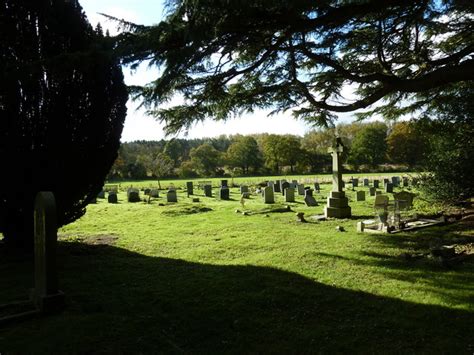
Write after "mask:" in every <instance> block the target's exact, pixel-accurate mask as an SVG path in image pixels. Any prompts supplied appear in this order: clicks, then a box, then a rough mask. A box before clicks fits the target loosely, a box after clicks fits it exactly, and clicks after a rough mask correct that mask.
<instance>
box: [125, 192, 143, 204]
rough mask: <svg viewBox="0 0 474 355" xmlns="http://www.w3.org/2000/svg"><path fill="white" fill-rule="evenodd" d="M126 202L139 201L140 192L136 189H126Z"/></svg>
mask: <svg viewBox="0 0 474 355" xmlns="http://www.w3.org/2000/svg"><path fill="white" fill-rule="evenodd" d="M127 201H128V202H140V192H139V191H138V190H129V191H127Z"/></svg>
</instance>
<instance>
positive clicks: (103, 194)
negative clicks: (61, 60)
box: [97, 190, 105, 198]
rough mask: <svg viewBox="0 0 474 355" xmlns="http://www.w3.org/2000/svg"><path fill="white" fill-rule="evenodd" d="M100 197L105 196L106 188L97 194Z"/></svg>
mask: <svg viewBox="0 0 474 355" xmlns="http://www.w3.org/2000/svg"><path fill="white" fill-rule="evenodd" d="M97 197H98V198H105V191H104V190H101V191H100V192H99V193H98V195H97Z"/></svg>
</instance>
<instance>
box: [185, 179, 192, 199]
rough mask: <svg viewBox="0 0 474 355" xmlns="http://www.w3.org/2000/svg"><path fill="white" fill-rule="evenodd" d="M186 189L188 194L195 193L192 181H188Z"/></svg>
mask: <svg viewBox="0 0 474 355" xmlns="http://www.w3.org/2000/svg"><path fill="white" fill-rule="evenodd" d="M186 190H187V192H188V196H190V195H194V185H193V182H192V181H188V182H186Z"/></svg>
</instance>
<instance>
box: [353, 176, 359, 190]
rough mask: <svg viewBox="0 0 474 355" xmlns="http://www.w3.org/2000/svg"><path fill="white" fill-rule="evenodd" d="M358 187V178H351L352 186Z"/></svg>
mask: <svg viewBox="0 0 474 355" xmlns="http://www.w3.org/2000/svg"><path fill="white" fill-rule="evenodd" d="M354 187H359V179H356V178H352V188H354Z"/></svg>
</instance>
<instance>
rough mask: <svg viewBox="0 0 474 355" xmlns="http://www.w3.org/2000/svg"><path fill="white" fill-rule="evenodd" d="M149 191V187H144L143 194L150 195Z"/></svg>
mask: <svg viewBox="0 0 474 355" xmlns="http://www.w3.org/2000/svg"><path fill="white" fill-rule="evenodd" d="M150 191H151V189H149V188H146V189H145V190H143V194H144V195H146V196H149V195H150Z"/></svg>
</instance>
